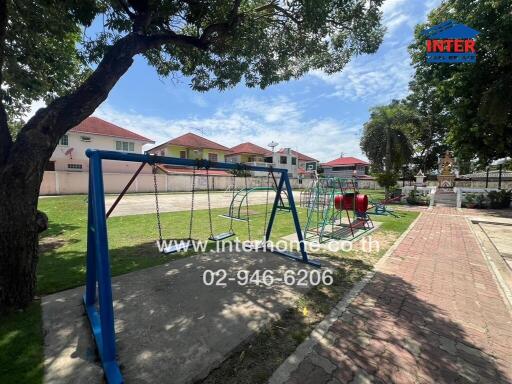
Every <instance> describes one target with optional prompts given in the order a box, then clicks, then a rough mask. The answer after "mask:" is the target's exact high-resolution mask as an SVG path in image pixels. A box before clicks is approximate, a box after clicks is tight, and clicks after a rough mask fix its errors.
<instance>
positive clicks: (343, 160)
mask: <svg viewBox="0 0 512 384" xmlns="http://www.w3.org/2000/svg"><path fill="white" fill-rule="evenodd" d="M357 164H361V165H369V163H367V162H366V161H363V160H359V159H357V158H355V157H351V156H347V157H339V158H337V159H334V160H331V161H329V162H327V163H323V164H322V166H323V167H326V166H327V167H335V166H339V165H357Z"/></svg>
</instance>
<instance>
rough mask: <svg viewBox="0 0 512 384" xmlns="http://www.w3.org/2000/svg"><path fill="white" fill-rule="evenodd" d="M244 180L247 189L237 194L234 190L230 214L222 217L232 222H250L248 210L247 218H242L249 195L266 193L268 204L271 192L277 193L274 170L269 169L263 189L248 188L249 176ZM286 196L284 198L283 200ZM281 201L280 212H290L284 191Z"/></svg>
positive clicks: (279, 197)
mask: <svg viewBox="0 0 512 384" xmlns="http://www.w3.org/2000/svg"><path fill="white" fill-rule="evenodd" d="M270 178H272V180H273V185H272V186H271V183H270ZM244 180H245V181H246V183H245V187H244V188H241V189H240V190H238V191H237V192H236V193H235V191H234V189H233V190H232V192H233V195H232V198H231V203H230V204H229V208H228V212H227V213H226V214H224V215H222V217H227V218H229V219H230V220H240V221H248V220H249V212H248V211H247V209H246V216H242V206H243V205H244V202H245V203H246V204H245V206H246V207H247V205H248V200H249V195H250V194H251V193H253V192H260V191H266V192H267V194H266V197H267V198H266V202H265V203H266V204H268V197H269V191H276V190H277V180H276V179H275V175H274V173H273V172H272V168H269V169H268V173H267V184H266V186H261V187H251V188H248V187H247V176H246V175H244ZM283 195H284V198H283ZM278 199H279V205H278V207H277V210H278V211H289V210H290V204H289V203H288V204H286V203H285V201H287V202H288V195H287V193H286V191H284V190H283V191H282V193H281V194H280V195H279V196H278Z"/></svg>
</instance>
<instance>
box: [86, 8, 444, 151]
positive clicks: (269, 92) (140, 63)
mask: <svg viewBox="0 0 512 384" xmlns="http://www.w3.org/2000/svg"><path fill="white" fill-rule="evenodd" d="M439 3H440V0H427V1H423V0H386V2H385V3H384V5H383V8H382V10H383V12H384V19H383V22H384V24H385V25H386V27H387V32H386V35H385V37H384V41H383V43H382V45H381V47H380V48H379V50H378V52H377V53H375V54H373V55H366V56H360V57H356V58H354V59H353V60H352V61H351V62H350V63H349V64H348V65H347V66H346V67H345V69H344V70H343V71H342V72H340V73H337V74H335V75H331V76H327V75H326V74H324V73H322V72H314V73H310V74H308V75H307V76H305V77H303V78H301V79H299V80H294V81H289V82H286V83H281V84H278V85H274V86H271V87H269V88H267V89H265V90H260V89H249V88H246V87H245V86H244V85H239V86H237V87H236V88H234V89H230V90H226V91H222V92H220V91H216V90H212V91H209V92H207V93H198V92H194V91H192V90H191V89H190V86H189V80H188V79H187V78H184V77H174V78H172V79H171V78H167V79H162V78H159V77H158V75H157V74H156V72H155V70H154V69H153V68H151V67H150V66H148V65H147V64H146V63H145V61H144V60H143V59H142V58H140V57H137V58H136V60H135V63H134V65H133V66H132V68H131V69H130V70H129V71H128V73H127V74H125V76H124V77H123V78H122V79H121V80H120V81H119V83H118V84H117V85H116V87H115V88H114V89H113V90H112V92H111V93H110V95H109V97H108V99H107V100H106V101H105V102H104V103H103V104H102V105H101V106H100V107H99V108H98V109H97V110H96V112H95V113H94V115H96V116H99V117H101V118H104V119H106V120H108V121H111V122H113V123H115V124H118V125H120V126H122V127H124V128H127V129H130V130H133V131H135V132H138V133H140V134H142V135H145V136H147V137H149V138H151V139H153V140H155V141H156V142H157V144H158V143H161V142H163V141H166V140H169V139H170V138H173V137H176V136H178V135H181V134H184V133H186V132H194V133H197V134H199V135H202V136H204V137H207V138H209V139H211V140H214V141H217V142H219V143H221V144H223V145H226V146H234V145H236V144H239V143H241V142H245V141H252V142H254V143H256V144H258V145H261V146H263V147H266V145H267V144H268V143H269V142H270V141H272V140H274V141H277V142H278V143H279V144H280V147H290V148H292V149H295V150H298V151H300V152H303V153H306V154H308V155H310V156H313V157H315V158H317V159H318V160H320V161H328V160H331V159H333V158H336V157H339V156H340V153H341V152H343V153H344V155H345V156H356V157H360V158H363V159H365V157H364V155H363V154H362V153H361V149H360V148H359V138H360V135H361V130H362V126H363V124H364V122H365V121H366V120H367V119H368V116H369V108H371V107H372V106H375V105H378V104H385V103H388V102H389V101H391V100H392V99H393V98H400V97H403V96H405V95H406V94H407V85H408V82H409V80H410V77H411V74H412V68H411V66H410V60H409V55H408V53H407V46H408V44H410V42H411V41H412V38H413V29H414V26H415V25H416V24H417V23H419V22H423V21H424V20H425V19H426V15H427V14H428V12H429V11H430V10H431V9H432V8H434V7H436V6H437V5H439ZM148 148H149V147H148ZM146 149H147V148H146Z"/></svg>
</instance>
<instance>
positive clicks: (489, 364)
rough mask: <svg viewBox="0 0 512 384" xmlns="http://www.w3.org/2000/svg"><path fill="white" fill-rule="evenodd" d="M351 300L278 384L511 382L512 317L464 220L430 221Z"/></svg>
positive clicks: (441, 216)
mask: <svg viewBox="0 0 512 384" xmlns="http://www.w3.org/2000/svg"><path fill="white" fill-rule="evenodd" d="M358 289H359V290H360V291H359V292H357V290H358ZM352 294H353V297H348V298H345V302H341V303H340V304H339V305H338V307H337V308H335V310H333V313H332V314H331V319H330V322H327V323H324V324H323V325H324V326H325V324H328V326H327V327H325V332H324V331H323V330H322V327H319V329H318V332H314V333H313V334H312V337H311V338H310V339H308V340H307V341H306V342H304V343H303V344H302V345H301V346H300V347H299V348H298V349H297V351H296V352H295V353H294V354H293V355H292V356H290V357H289V358H288V359H287V361H286V362H285V363H284V364H283V365H281V367H280V368H279V369H278V370H277V371H276V372H275V373H274V375H273V377H272V378H271V380H270V383H272V384H278V383H279V384H282V383H286V384H292V383H293V384H299V383H301V384H303V383H314V384H326V383H329V384H339V383H408V384H410V383H436V384H437V383H447V384H448V383H489V384H491V383H511V382H512V316H511V313H510V312H509V311H508V307H507V305H506V304H505V301H504V299H503V297H502V293H501V291H500V288H499V286H498V284H497V282H496V280H495V278H494V275H493V274H492V273H491V271H490V268H489V265H488V264H487V261H486V258H485V257H484V255H483V254H482V252H481V250H480V248H479V244H478V242H477V240H476V238H475V236H474V235H473V232H472V231H471V228H470V224H469V221H467V220H466V219H465V217H464V216H463V214H462V213H461V212H460V211H458V210H456V209H453V208H441V209H437V208H434V209H433V210H430V211H427V212H424V213H423V214H422V216H421V217H420V218H419V219H418V221H417V222H416V224H415V225H414V227H413V228H412V229H411V230H410V232H409V233H408V234H407V235H406V236H405V237H404V238H403V241H402V242H401V243H400V244H399V245H398V246H397V248H396V249H395V250H394V251H393V252H391V254H390V255H389V256H388V257H387V258H386V259H385V260H383V262H382V263H379V265H378V268H377V270H376V272H375V275H374V276H373V278H372V279H371V280H370V281H369V283H368V284H366V285H365V286H364V285H359V286H358V287H356V288H355V289H354V290H353V292H352ZM352 299H353V300H352ZM351 300H352V301H351Z"/></svg>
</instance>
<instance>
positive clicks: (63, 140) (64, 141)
mask: <svg viewBox="0 0 512 384" xmlns="http://www.w3.org/2000/svg"><path fill="white" fill-rule="evenodd" d="M68 143H69V139H68V135H62V137H61V138H60V140H59V144H60V145H68Z"/></svg>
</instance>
